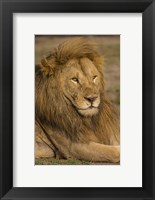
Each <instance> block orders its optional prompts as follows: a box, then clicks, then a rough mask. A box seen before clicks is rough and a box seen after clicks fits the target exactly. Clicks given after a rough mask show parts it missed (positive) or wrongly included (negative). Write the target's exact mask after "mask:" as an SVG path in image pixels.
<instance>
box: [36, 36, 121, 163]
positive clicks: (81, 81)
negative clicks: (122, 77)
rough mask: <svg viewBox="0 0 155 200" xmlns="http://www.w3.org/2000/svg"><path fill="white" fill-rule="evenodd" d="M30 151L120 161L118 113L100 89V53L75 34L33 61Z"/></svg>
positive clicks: (101, 73)
mask: <svg viewBox="0 0 155 200" xmlns="http://www.w3.org/2000/svg"><path fill="white" fill-rule="evenodd" d="M35 76H36V79H35V92H36V94H35V114H36V116H35V119H36V143H35V144H36V145H35V146H36V149H35V156H36V158H38V157H56V158H58V157H59V158H60V157H61V158H65V159H67V158H70V157H71V158H77V159H80V160H86V161H94V162H112V163H114V162H119V161H120V146H119V143H120V131H119V117H118V115H117V113H116V112H115V109H114V107H113V105H112V104H111V103H110V101H109V100H108V99H107V97H106V94H105V92H104V74H103V58H102V56H101V55H99V53H98V52H97V50H96V48H95V46H94V44H92V43H90V42H89V41H87V40H86V39H84V38H76V39H73V40H70V41H66V42H64V43H63V44H60V45H59V46H58V47H57V48H56V49H55V50H54V51H53V52H51V53H50V54H49V55H48V56H47V57H45V58H43V59H42V60H41V63H40V64H39V65H36V73H35Z"/></svg>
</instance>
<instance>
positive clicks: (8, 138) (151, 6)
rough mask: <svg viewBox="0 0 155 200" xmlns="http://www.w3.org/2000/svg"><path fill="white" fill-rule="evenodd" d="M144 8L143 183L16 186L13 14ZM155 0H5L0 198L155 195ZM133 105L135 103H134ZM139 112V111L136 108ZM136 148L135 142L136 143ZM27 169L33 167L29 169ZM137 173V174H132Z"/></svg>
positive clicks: (0, 15)
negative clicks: (130, 184)
mask: <svg viewBox="0 0 155 200" xmlns="http://www.w3.org/2000/svg"><path fill="white" fill-rule="evenodd" d="M51 12H54V13H56V12H57V13H61V12H63V13H67V12H69V13H71V12H79V13H81V12H84V13H98V12H100V13H102V12H105V13H112V12H114V13H126V12H127V13H142V25H143V28H142V34H143V41H142V44H143V47H142V49H143V65H142V68H143V69H142V71H143V75H142V78H143V108H142V109H143V127H142V129H143V133H142V134H143V174H142V176H143V187H139V188H138V187H137V188H134V187H133V188H131V187H130V188H118V187H116V188H73V187H72V188H20V187H18V188H15V187H13V13H51ZM154 49H155V2H154V0H96V1H95V0H85V1H81V0H75V1H74V2H72V1H71V0H0V197H1V199H12V200H13V199H18V200H19V199H23V200H24V199H40V200H43V199H57V200H60V199H69V198H70V199H76V200H78V199H86V198H87V199H109V200H114V199H115V200H118V199H128V200H130V199H139V200H140V199H141V200H142V199H143V200H144V199H146V200H154V199H155V132H154V130H155V123H154V122H155V117H154V113H155V90H154V86H155V84H154V82H155V54H154V53H155V51H154ZM131 109H132V108H131ZM133 112H134V111H133ZM131 148H132V147H131ZM25 173H27V172H25ZM130 176H132V174H130Z"/></svg>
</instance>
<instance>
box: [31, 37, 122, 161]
mask: <svg viewBox="0 0 155 200" xmlns="http://www.w3.org/2000/svg"><path fill="white" fill-rule="evenodd" d="M89 37H90V38H91V39H93V40H94V41H95V42H96V43H97V44H98V47H99V50H100V52H101V53H102V54H103V56H104V58H105V64H104V74H105V83H106V84H105V86H106V87H105V91H106V93H107V96H108V97H109V98H110V100H111V101H112V102H113V104H114V105H115V106H116V108H117V109H118V112H119V110H120V37H119V36H89ZM69 38H71V36H36V39H35V55H36V57H35V63H39V62H40V59H41V58H43V57H44V56H45V55H47V54H48V52H49V51H51V49H52V48H54V47H56V46H57V45H58V44H59V43H61V42H63V41H64V40H66V39H69ZM35 163H36V165H49V164H54V165H59V164H69V165H75V164H78V165H92V164H94V163H92V162H86V161H79V160H76V159H70V160H56V159H51V158H49V159H36V161H35ZM98 164H103V163H98ZM104 164H106V163H104Z"/></svg>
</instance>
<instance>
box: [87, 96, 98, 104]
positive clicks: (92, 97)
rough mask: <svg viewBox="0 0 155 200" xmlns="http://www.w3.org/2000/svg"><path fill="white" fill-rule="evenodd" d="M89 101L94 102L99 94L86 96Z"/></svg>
mask: <svg viewBox="0 0 155 200" xmlns="http://www.w3.org/2000/svg"><path fill="white" fill-rule="evenodd" d="M84 98H85V99H86V100H87V101H89V102H90V103H92V102H94V101H95V99H96V98H97V96H87V97H84Z"/></svg>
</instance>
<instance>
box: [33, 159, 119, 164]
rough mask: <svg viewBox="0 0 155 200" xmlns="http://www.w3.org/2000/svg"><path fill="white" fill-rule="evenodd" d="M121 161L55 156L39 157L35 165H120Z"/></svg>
mask: <svg viewBox="0 0 155 200" xmlns="http://www.w3.org/2000/svg"><path fill="white" fill-rule="evenodd" d="M119 164H120V163H107V162H89V161H81V160H77V159H74V158H70V159H68V160H65V159H60V160H58V159H55V158H37V159H35V165H119Z"/></svg>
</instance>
